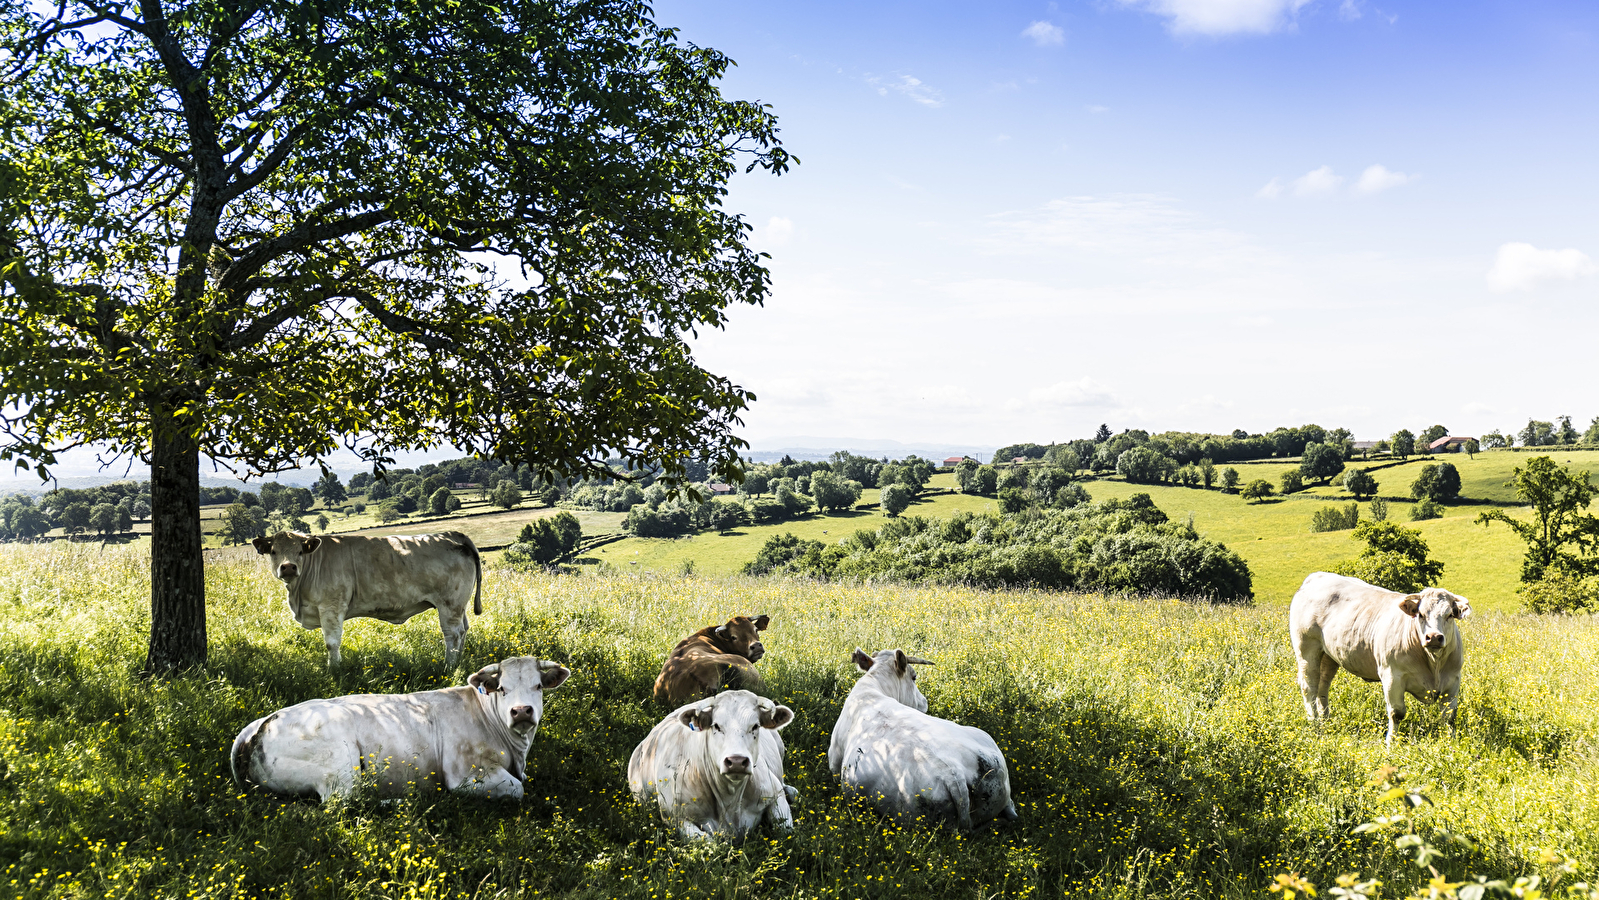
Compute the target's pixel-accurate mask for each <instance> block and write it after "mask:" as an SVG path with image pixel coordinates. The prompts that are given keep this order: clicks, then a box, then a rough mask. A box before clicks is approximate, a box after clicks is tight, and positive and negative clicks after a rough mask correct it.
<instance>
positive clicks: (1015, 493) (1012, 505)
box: [884, 487, 1033, 513]
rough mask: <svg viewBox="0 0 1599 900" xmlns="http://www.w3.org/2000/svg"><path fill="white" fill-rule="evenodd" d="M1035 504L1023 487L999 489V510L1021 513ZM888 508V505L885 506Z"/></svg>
mask: <svg viewBox="0 0 1599 900" xmlns="http://www.w3.org/2000/svg"><path fill="white" fill-rule="evenodd" d="M1032 505H1033V498H1032V497H1031V496H1030V495H1029V494H1028V493H1027V491H1025V490H1023V489H1022V488H1016V487H1006V488H1000V489H999V511H1000V512H1004V513H1019V512H1021V511H1022V510H1024V509H1026V508H1027V507H1029V506H1032ZM884 508H885V509H886V508H887V507H886V506H885V507H884Z"/></svg>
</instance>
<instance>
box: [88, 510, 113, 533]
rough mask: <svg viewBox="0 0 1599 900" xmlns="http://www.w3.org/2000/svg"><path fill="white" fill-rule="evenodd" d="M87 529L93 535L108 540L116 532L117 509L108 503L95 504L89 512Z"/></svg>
mask: <svg viewBox="0 0 1599 900" xmlns="http://www.w3.org/2000/svg"><path fill="white" fill-rule="evenodd" d="M89 527H90V528H92V529H94V533H95V534H98V535H100V536H101V537H106V538H109V537H110V536H111V534H112V532H114V531H116V530H117V508H116V507H115V506H112V505H111V504H109V503H96V504H95V505H94V507H93V508H91V509H90V510H89Z"/></svg>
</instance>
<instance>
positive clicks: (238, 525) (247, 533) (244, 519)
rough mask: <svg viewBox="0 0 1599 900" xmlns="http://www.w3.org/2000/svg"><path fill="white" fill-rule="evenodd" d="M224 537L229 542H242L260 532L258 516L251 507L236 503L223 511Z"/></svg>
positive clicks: (222, 529)
mask: <svg viewBox="0 0 1599 900" xmlns="http://www.w3.org/2000/svg"><path fill="white" fill-rule="evenodd" d="M221 533H222V539H223V540H224V541H226V542H227V543H229V544H242V543H244V542H245V541H248V540H252V539H254V538H255V537H257V536H258V535H259V534H260V530H259V527H258V524H257V522H256V518H255V516H254V515H252V514H251V512H250V507H248V506H245V505H244V504H243V503H234V504H232V505H230V506H229V507H228V508H227V509H225V510H223V511H222V528H221Z"/></svg>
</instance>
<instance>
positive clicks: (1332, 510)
mask: <svg viewBox="0 0 1599 900" xmlns="http://www.w3.org/2000/svg"><path fill="white" fill-rule="evenodd" d="M1359 522H1360V505H1359V504H1357V503H1346V504H1337V503H1327V504H1323V505H1322V507H1321V508H1320V509H1318V510H1316V511H1315V512H1314V513H1311V515H1310V530H1311V531H1346V530H1348V529H1350V528H1354V527H1355V526H1356V525H1357V524H1359Z"/></svg>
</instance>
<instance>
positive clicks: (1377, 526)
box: [1332, 522, 1444, 594]
mask: <svg viewBox="0 0 1599 900" xmlns="http://www.w3.org/2000/svg"><path fill="white" fill-rule="evenodd" d="M1350 537H1351V538H1353V539H1354V540H1357V541H1362V542H1364V543H1365V545H1366V548H1365V549H1364V550H1362V551H1360V555H1359V556H1357V557H1355V558H1354V559H1346V560H1344V561H1342V562H1339V563H1337V564H1335V565H1334V566H1333V568H1332V570H1333V571H1334V572H1336V573H1338V574H1339V575H1349V576H1352V577H1355V578H1359V579H1360V580H1361V581H1364V582H1366V583H1367V584H1375V585H1377V586H1378V587H1385V588H1387V589H1388V590H1390V591H1399V592H1401V593H1405V594H1412V593H1415V592H1416V591H1419V590H1421V589H1422V588H1424V587H1427V586H1428V585H1434V584H1437V583H1438V582H1439V580H1440V579H1442V578H1443V577H1444V564H1443V563H1441V562H1438V561H1437V560H1435V559H1431V558H1429V557H1428V555H1427V542H1426V541H1425V540H1423V539H1422V537H1421V532H1419V531H1416V530H1415V529H1411V528H1405V527H1402V526H1400V525H1396V524H1394V523H1392V522H1367V523H1365V524H1363V525H1361V526H1360V527H1358V528H1356V529H1355V533H1354V534H1353V535H1350Z"/></svg>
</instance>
